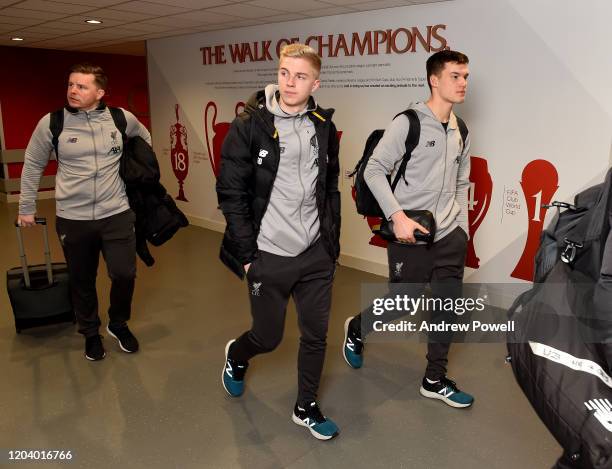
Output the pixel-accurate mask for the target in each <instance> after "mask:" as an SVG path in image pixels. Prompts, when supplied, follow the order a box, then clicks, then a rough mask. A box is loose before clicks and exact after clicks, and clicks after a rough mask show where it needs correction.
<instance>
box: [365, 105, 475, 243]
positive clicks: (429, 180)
mask: <svg viewBox="0 0 612 469" xmlns="http://www.w3.org/2000/svg"><path fill="white" fill-rule="evenodd" d="M410 108H411V109H414V110H415V111H416V113H417V115H418V117H419V120H420V123H421V136H420V138H419V144H418V145H417V147H416V148H415V149H414V151H413V152H412V156H411V158H410V161H409V162H408V165H407V166H406V172H405V178H402V179H400V181H399V183H398V184H397V187H396V188H395V192H391V187H390V185H389V182H388V180H387V177H386V176H387V175H388V174H391V180H393V177H395V174H396V172H397V170H398V169H399V166H400V162H401V159H402V156H403V155H404V153H405V152H406V138H407V137H408V129H409V127H410V121H409V120H408V118H407V117H406V116H404V115H400V116H398V117H397V118H396V119H393V121H392V122H391V124H390V125H389V127H388V128H387V129H386V130H385V134H384V135H383V137H382V138H381V139H380V141H379V142H378V145H377V146H376V148H375V149H374V152H373V153H372V156H371V157H370V160H369V161H368V165H367V166H366V169H365V172H364V179H365V181H366V184H367V185H368V187H369V188H370V190H371V191H372V194H373V195H374V197H376V200H377V201H378V203H379V205H380V208H381V209H382V211H383V213H384V214H385V216H386V217H387V219H390V218H391V215H393V214H394V213H395V212H397V211H398V210H409V209H412V210H429V211H431V212H432V213H433V214H434V217H435V219H436V225H437V231H436V237H435V241H438V240H440V239H442V238H444V237H445V236H446V235H447V234H449V233H450V232H451V231H452V230H454V229H455V228H456V227H457V226H460V227H461V229H463V231H465V233H466V235H467V234H468V233H469V232H468V216H467V215H468V212H467V211H468V188H469V185H470V180H469V177H470V157H469V151H470V137H469V135H468V137H467V139H466V142H465V146H464V145H463V142H462V139H461V134H460V132H459V128H458V126H457V118H456V117H455V114H454V113H452V112H451V115H450V119H449V122H448V127H447V129H446V130H444V127H443V126H442V124H441V123H440V121H439V120H438V119H437V118H436V117H435V116H434V114H433V113H432V112H431V109H429V107H427V105H426V104H424V103H416V104H411V105H410Z"/></svg>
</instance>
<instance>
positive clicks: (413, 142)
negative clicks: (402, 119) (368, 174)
mask: <svg viewBox="0 0 612 469" xmlns="http://www.w3.org/2000/svg"><path fill="white" fill-rule="evenodd" d="M401 115H404V116H406V117H407V118H408V121H409V122H410V127H409V130H408V136H407V137H406V153H404V156H402V162H401V163H400V167H399V169H398V171H397V174H396V175H395V177H394V178H393V182H391V175H389V176H387V179H388V180H389V185H390V186H391V191H392V192H395V188H396V187H397V184H398V183H399V181H400V178H402V177H403V176H404V173H405V172H406V165H407V164H408V161H409V160H410V157H411V156H412V152H413V151H414V149H415V148H416V147H417V145H418V144H419V137H420V136H421V121H420V120H419V117H418V116H417V113H416V111H415V110H414V109H406V110H405V111H403V112H400V113H399V114H397V115H396V116H395V117H394V118H393V119H395V118H397V117H398V116H401ZM457 125H458V127H459V132H460V134H461V139H462V140H463V143H464V144H465V140H466V139H467V135H468V128H467V126H466V125H465V122H463V120H461V119H460V118H459V117H457ZM384 133H385V131H384V130H383V129H376V130H374V131H372V133H371V134H370V136H369V137H368V139H367V140H366V144H365V147H364V149H363V155H362V157H361V159H360V160H359V161H358V162H357V165H356V166H355V169H354V170H353V172H352V173H351V174H349V177H354V180H353V186H354V187H355V204H356V205H357V213H358V214H359V215H363V216H365V217H384V214H383V212H382V210H381V208H380V205H379V204H378V201H377V200H376V198H375V197H374V194H372V191H370V188H369V187H368V185H367V184H366V182H365V179H364V177H363V173H364V172H365V169H366V166H367V164H368V161H369V160H370V157H371V156H372V153H374V149H375V148H376V146H377V145H378V142H379V141H380V139H381V138H382V136H383V135H384Z"/></svg>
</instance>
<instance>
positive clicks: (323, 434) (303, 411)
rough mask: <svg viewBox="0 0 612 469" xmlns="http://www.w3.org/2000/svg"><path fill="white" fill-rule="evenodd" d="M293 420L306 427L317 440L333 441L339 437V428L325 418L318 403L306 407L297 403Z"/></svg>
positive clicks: (309, 403) (307, 404)
mask: <svg viewBox="0 0 612 469" xmlns="http://www.w3.org/2000/svg"><path fill="white" fill-rule="evenodd" d="M292 420H293V422H294V423H296V424H298V425H301V426H302V427H306V428H308V429H309V430H310V433H312V436H314V437H315V438H316V439H317V440H331V439H332V438H334V437H336V436H338V434H339V433H340V430H338V426H337V425H336V424H335V423H334V422H333V421H332V420H331V419H328V418H327V417H325V416H324V415H323V414H322V413H321V410H320V409H319V406H318V405H317V403H316V402H314V401H313V402H308V403H306V404H304V407H301V406H299V405H298V404H297V403H296V404H295V407H294V409H293V416H292Z"/></svg>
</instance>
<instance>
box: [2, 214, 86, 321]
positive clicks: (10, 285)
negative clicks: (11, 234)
mask: <svg viewBox="0 0 612 469" xmlns="http://www.w3.org/2000/svg"><path fill="white" fill-rule="evenodd" d="M36 223H37V224H39V225H42V227H43V236H44V242H45V264H39V265H32V266H28V263H27V259H26V256H25V251H24V247H23V237H22V235H21V227H20V226H18V225H17V223H15V227H16V229H17V240H18V243H19V256H20V258H21V267H14V268H12V269H10V270H8V271H7V273H6V289H7V292H8V295H9V299H10V301H11V306H12V308H13V314H14V316H15V330H16V331H17V333H20V332H21V330H22V329H27V328H30V327H36V326H43V325H48V324H56V323H62V322H72V323H73V324H74V323H76V317H75V315H74V311H73V308H72V301H71V298H70V284H69V279H68V268H67V266H66V263H64V262H54V263H51V254H50V252H49V235H48V231H47V220H46V219H45V218H36Z"/></svg>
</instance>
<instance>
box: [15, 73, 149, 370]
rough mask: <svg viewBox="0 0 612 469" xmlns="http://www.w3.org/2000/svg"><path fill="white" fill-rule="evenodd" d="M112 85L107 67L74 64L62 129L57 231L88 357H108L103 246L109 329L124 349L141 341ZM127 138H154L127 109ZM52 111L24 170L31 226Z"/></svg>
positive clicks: (24, 222)
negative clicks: (102, 310) (109, 93)
mask: <svg viewBox="0 0 612 469" xmlns="http://www.w3.org/2000/svg"><path fill="white" fill-rule="evenodd" d="M106 85H107V77H106V74H105V73H104V71H103V70H102V69H101V68H100V67H98V66H95V65H91V64H79V65H75V66H73V67H72V68H71V69H70V76H69V79H68V91H67V101H68V105H67V106H66V107H65V109H64V110H63V127H62V131H61V133H60V135H59V137H58V141H57V147H56V148H55V150H56V151H57V155H56V156H57V161H58V169H57V175H56V178H55V181H56V182H55V198H56V213H57V223H56V227H57V234H58V236H59V238H60V242H61V244H62V248H63V251H64V256H65V258H66V263H67V265H68V272H69V274H70V288H71V294H72V302H73V307H74V311H75V313H76V317H77V320H78V324H79V332H80V333H81V334H83V335H84V336H85V357H86V358H87V359H88V360H92V361H96V360H101V359H102V358H104V356H105V354H106V353H105V350H104V347H103V345H102V340H101V336H100V334H99V332H98V330H99V327H100V318H99V316H98V297H97V294H96V275H97V271H98V261H99V257H100V252H102V255H103V256H104V260H105V261H106V265H107V268H108V274H109V276H110V278H111V280H112V285H111V291H110V308H109V310H108V315H109V323H108V326H107V331H108V333H109V334H110V335H112V336H113V337H114V338H116V339H117V341H118V343H119V346H120V348H121V349H122V350H123V351H125V352H136V351H137V350H138V347H139V344H138V340H137V339H136V337H134V335H133V334H132V332H131V331H130V330H129V328H128V326H127V321H128V320H129V319H130V313H131V303H132V295H133V292H134V280H135V277H136V239H135V234H134V220H135V216H134V213H133V212H132V210H131V209H130V206H129V204H128V198H127V195H126V192H125V184H124V183H123V181H122V179H121V177H120V176H119V161H120V159H121V155H122V153H123V141H122V135H121V132H120V131H119V129H117V127H116V126H115V123H114V120H113V117H112V115H111V112H110V110H109V109H108V108H107V107H106V105H105V104H104V102H103V101H102V97H103V96H104V90H105V88H106ZM123 114H124V115H125V119H126V121H127V128H126V134H127V135H128V137H135V136H140V137H142V138H143V139H145V140H146V141H147V142H148V143H151V135H150V134H149V131H148V130H147V129H146V128H145V127H144V126H143V125H142V124H141V123H140V122H138V120H137V119H136V117H134V115H133V114H132V113H130V112H128V111H125V110H123ZM50 121H51V114H47V115H45V116H44V117H43V118H42V119H41V120H40V121H39V122H38V125H37V126H36V129H35V130H34V133H33V134H32V137H31V138H30V142H29V143H28V146H27V148H26V152H25V163H24V167H23V171H22V174H21V194H20V198H19V217H18V223H19V224H20V225H21V226H32V225H33V224H34V223H35V222H34V214H35V213H36V193H37V191H38V185H39V181H40V177H41V175H42V173H43V171H44V169H45V167H46V166H47V163H48V161H49V157H50V154H51V152H52V150H53V149H54V142H53V135H52V132H51V130H50Z"/></svg>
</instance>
